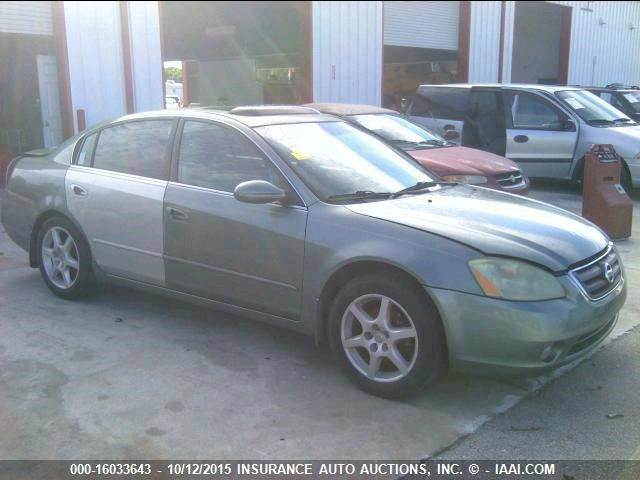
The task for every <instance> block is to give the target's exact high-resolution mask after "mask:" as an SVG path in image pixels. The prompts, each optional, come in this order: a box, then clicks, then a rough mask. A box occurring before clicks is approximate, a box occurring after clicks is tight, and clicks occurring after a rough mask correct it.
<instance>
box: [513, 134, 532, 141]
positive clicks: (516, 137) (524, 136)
mask: <svg viewBox="0 0 640 480" xmlns="http://www.w3.org/2000/svg"><path fill="white" fill-rule="evenodd" d="M513 141H514V142H516V143H526V142H528V141H529V137H527V136H526V135H516V136H515V137H513Z"/></svg>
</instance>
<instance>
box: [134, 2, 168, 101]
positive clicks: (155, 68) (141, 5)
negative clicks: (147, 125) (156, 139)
mask: <svg viewBox="0 0 640 480" xmlns="http://www.w3.org/2000/svg"><path fill="white" fill-rule="evenodd" d="M127 6H128V9H129V38H130V40H131V57H132V58H131V63H132V74H133V95H134V101H135V103H134V105H135V111H136V112H143V111H145V110H156V109H161V108H163V103H164V102H163V98H162V58H161V48H160V15H159V12H158V2H127Z"/></svg>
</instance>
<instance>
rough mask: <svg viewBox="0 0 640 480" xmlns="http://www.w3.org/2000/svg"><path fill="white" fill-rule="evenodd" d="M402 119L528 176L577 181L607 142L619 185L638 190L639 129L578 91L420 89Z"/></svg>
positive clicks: (463, 86) (484, 86)
mask: <svg viewBox="0 0 640 480" xmlns="http://www.w3.org/2000/svg"><path fill="white" fill-rule="evenodd" d="M407 114H408V115H409V116H410V117H411V118H412V119H413V120H414V121H416V122H418V123H421V124H423V125H425V126H426V127H427V128H429V129H431V130H433V131H435V132H436V133H439V134H440V135H442V136H443V137H444V138H446V139H447V140H449V141H452V142H455V143H457V144H459V145H464V146H468V147H473V148H479V149H482V150H486V151H489V152H492V153H495V154H497V155H503V156H505V157H508V158H510V159H511V160H514V161H515V162H517V163H519V164H520V166H521V167H522V170H523V171H524V172H525V174H526V175H528V176H529V177H550V178H562V179H573V180H580V179H581V178H582V172H583V168H584V155H585V154H586V153H587V152H588V151H589V149H590V148H591V145H593V144H594V143H599V144H612V145H613V146H614V147H615V149H616V151H617V152H618V154H619V155H620V156H621V157H622V159H623V169H622V183H623V184H624V185H625V186H626V187H628V188H630V187H633V186H635V187H638V186H640V125H639V124H638V123H636V122H635V121H634V120H632V119H631V118H629V117H628V116H627V115H625V114H624V113H622V112H621V111H619V110H617V109H616V108H615V107H613V106H612V105H610V104H609V103H607V102H605V101H604V100H602V99H601V98H599V97H597V96H596V95H593V94H592V93H590V92H588V91H586V90H583V89H580V88H576V87H561V86H548V85H509V84H482V85H480V84H477V85H469V84H450V85H421V86H420V87H418V91H417V93H416V96H415V97H414V99H413V101H412V103H411V105H410V106H409V108H408V110H407Z"/></svg>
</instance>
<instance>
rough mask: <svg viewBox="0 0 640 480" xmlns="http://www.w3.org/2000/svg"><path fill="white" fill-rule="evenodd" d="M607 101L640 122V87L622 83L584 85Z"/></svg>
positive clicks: (586, 88)
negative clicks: (627, 85)
mask: <svg viewBox="0 0 640 480" xmlns="http://www.w3.org/2000/svg"><path fill="white" fill-rule="evenodd" d="M584 88H585V90H588V91H590V92H591V93H593V94H594V95H597V96H598V97H600V98H601V99H603V100H604V101H605V102H607V103H610V104H611V105H613V106H614V107H615V108H617V109H618V110H620V111H621V112H623V113H624V114H625V115H627V116H628V117H629V118H632V119H633V120H635V121H636V122H640V87H635V86H634V87H625V86H624V85H621V84H617V83H616V84H612V85H607V86H606V87H604V88H600V87H584Z"/></svg>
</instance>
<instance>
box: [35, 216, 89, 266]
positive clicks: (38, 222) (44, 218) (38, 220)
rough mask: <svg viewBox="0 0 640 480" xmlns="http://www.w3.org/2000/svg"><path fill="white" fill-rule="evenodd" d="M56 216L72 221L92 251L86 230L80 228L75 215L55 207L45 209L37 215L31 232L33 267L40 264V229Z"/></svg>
mask: <svg viewBox="0 0 640 480" xmlns="http://www.w3.org/2000/svg"><path fill="white" fill-rule="evenodd" d="M54 217H62V218H64V219H65V220H68V221H69V222H71V223H72V224H73V225H74V226H75V227H76V228H77V229H78V231H79V232H80V235H82V238H83V240H84V241H85V243H86V244H87V247H88V248H89V251H91V247H90V245H89V242H88V241H87V237H86V235H85V234H84V232H83V231H82V228H80V225H78V222H76V221H75V220H74V219H73V217H71V216H70V215H68V214H67V213H65V212H62V211H60V210H55V209H48V210H45V211H43V212H41V213H40V214H39V215H38V216H37V217H36V220H35V222H34V223H33V228H32V229H31V234H30V235H29V265H30V266H31V267H32V268H37V267H38V266H39V265H38V248H37V247H38V232H39V231H40V228H41V227H42V225H43V224H44V223H45V222H46V221H47V220H49V219H50V218H54Z"/></svg>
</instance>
